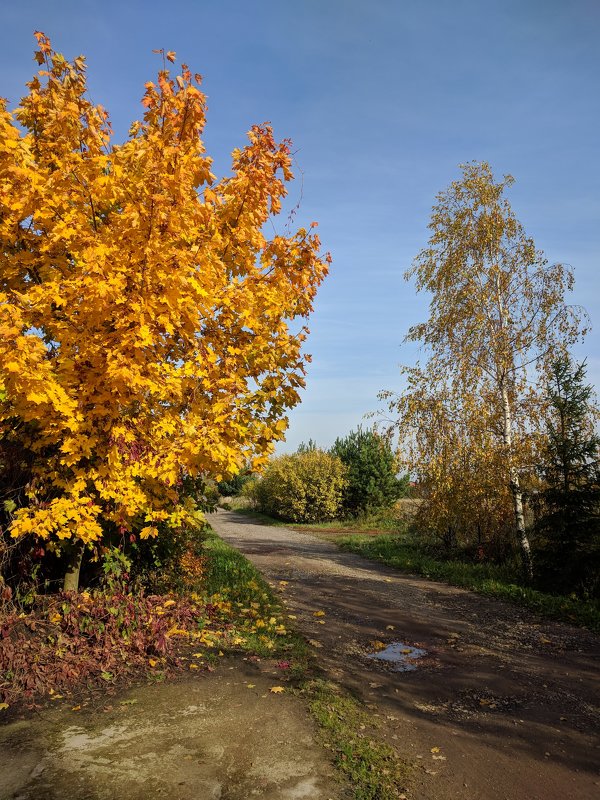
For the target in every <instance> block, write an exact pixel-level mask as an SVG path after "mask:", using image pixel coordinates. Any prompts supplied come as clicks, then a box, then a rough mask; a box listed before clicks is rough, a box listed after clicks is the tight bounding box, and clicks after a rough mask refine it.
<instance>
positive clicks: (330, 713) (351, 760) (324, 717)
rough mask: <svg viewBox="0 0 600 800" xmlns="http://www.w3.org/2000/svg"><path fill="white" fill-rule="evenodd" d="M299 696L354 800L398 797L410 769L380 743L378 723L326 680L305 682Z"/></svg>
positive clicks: (354, 701) (392, 751)
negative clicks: (319, 729) (347, 781)
mask: <svg viewBox="0 0 600 800" xmlns="http://www.w3.org/2000/svg"><path fill="white" fill-rule="evenodd" d="M300 694H301V696H304V697H305V698H306V699H307V701H308V705H309V708H310V710H311V713H312V715H313V716H314V718H315V720H316V721H317V722H318V724H319V726H320V728H321V732H322V737H323V741H324V745H325V747H326V748H327V749H329V750H330V751H331V752H332V754H333V756H334V760H335V764H336V766H337V767H338V769H340V770H341V771H342V772H343V773H344V775H346V777H347V778H348V779H349V781H350V783H351V784H352V786H353V787H354V792H355V794H354V796H355V798H356V800H393V799H394V798H398V796H399V794H400V793H401V792H402V789H403V788H406V785H407V783H408V782H409V778H410V772H411V768H410V767H409V765H408V764H406V763H405V762H404V761H402V760H401V759H400V758H399V757H398V755H397V753H396V751H395V750H394V749H393V748H392V747H390V746H389V745H388V744H386V743H385V742H384V741H382V740H381V738H380V737H379V734H378V728H379V727H380V726H381V723H380V722H379V720H377V719H376V718H375V717H373V716H371V715H369V713H368V712H366V711H365V710H364V709H363V708H362V707H361V705H360V704H359V703H358V702H357V701H356V700H355V699H354V698H353V697H350V696H349V695H348V694H347V693H343V692H341V691H340V690H339V688H338V687H337V686H336V685H335V684H332V683H329V682H328V681H324V680H314V681H310V682H307V683H306V685H305V686H304V687H303V688H302V690H301V692H300Z"/></svg>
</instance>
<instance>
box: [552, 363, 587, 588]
mask: <svg viewBox="0 0 600 800" xmlns="http://www.w3.org/2000/svg"><path fill="white" fill-rule="evenodd" d="M585 374H586V373H585V363H582V364H579V365H575V364H573V362H572V361H571V359H570V358H569V357H567V356H565V357H561V358H559V359H557V360H556V361H555V362H554V363H553V364H552V365H551V368H550V375H549V382H548V417H547V422H546V432H547V446H546V460H545V464H544V466H543V469H542V472H543V477H544V478H545V481H546V489H545V490H544V492H543V494H542V501H543V506H544V512H543V515H542V517H541V519H540V520H539V522H538V525H537V530H538V535H539V538H540V543H539V544H540V552H539V562H540V563H539V568H540V575H541V579H542V580H543V581H544V583H545V584H546V587H547V588H552V589H553V590H561V591H565V590H568V591H579V592H583V593H586V594H588V595H594V596H595V595H598V593H599V590H600V579H599V571H600V482H599V479H600V462H599V455H600V450H599V448H600V438H599V437H598V435H597V434H596V432H595V429H594V415H595V413H596V409H595V407H594V404H593V389H592V387H591V386H589V385H586V384H585Z"/></svg>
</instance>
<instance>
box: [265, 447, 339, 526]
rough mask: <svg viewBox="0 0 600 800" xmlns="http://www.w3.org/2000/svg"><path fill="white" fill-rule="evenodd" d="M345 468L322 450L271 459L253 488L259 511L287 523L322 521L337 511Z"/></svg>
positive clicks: (335, 514)
mask: <svg viewBox="0 0 600 800" xmlns="http://www.w3.org/2000/svg"><path fill="white" fill-rule="evenodd" d="M345 488H346V467H345V466H344V465H343V464H342V462H341V461H340V459H339V458H337V457H335V456H332V455H330V454H329V453H325V452H323V451H322V450H306V451H303V452H298V453H294V454H292V455H283V456H279V457H278V458H274V459H273V460H272V461H271V462H270V464H269V465H268V467H267V469H266V471H265V473H264V475H263V477H262V478H261V480H260V481H259V482H258V483H257V485H256V487H255V496H256V500H257V505H258V507H259V509H260V510H261V511H263V512H264V513H266V514H271V515H272V516H275V517H279V518H280V519H284V520H288V521H289V522H325V521H326V520H330V519H334V518H335V517H336V516H337V514H338V513H339V511H340V508H341V505H342V496H343V492H344V489H345Z"/></svg>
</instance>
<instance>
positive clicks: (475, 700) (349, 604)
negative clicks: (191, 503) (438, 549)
mask: <svg viewBox="0 0 600 800" xmlns="http://www.w3.org/2000/svg"><path fill="white" fill-rule="evenodd" d="M210 522H211V525H213V527H214V528H215V530H216V531H217V532H218V533H219V534H220V535H221V536H222V537H223V538H224V539H225V540H226V541H227V542H229V543H230V544H231V545H234V546H235V547H237V548H238V549H239V550H241V551H242V552H243V553H244V554H245V555H246V556H247V557H248V558H249V559H250V560H251V561H253V562H254V563H255V564H256V566H257V567H258V568H259V569H260V570H261V571H262V573H263V574H264V575H265V577H266V578H267V579H268V580H269V581H270V582H271V583H272V584H273V585H274V586H276V587H277V588H278V589H279V590H280V591H281V592H282V595H283V598H284V602H286V604H287V608H288V611H289V613H290V614H292V615H293V616H296V617H297V620H296V623H295V624H296V625H297V627H298V629H299V630H300V631H301V632H302V633H303V634H304V635H305V636H306V637H307V638H308V639H309V640H311V642H312V643H313V646H314V647H315V652H316V653H317V655H318V658H319V660H320V662H321V663H322V665H323V667H324V668H325V669H326V670H327V671H328V673H329V674H330V675H331V676H332V677H333V678H334V679H335V680H336V681H338V682H339V683H341V684H343V685H344V686H346V687H348V688H350V689H351V690H353V691H354V692H355V693H356V694H357V695H359V696H360V697H361V698H362V699H363V700H364V701H365V702H366V703H367V704H368V705H369V706H370V707H371V708H372V710H373V713H375V714H379V715H380V716H381V718H382V719H383V721H384V722H385V728H386V731H387V736H388V738H389V740H390V742H391V743H393V744H394V745H395V746H396V747H397V749H398V751H399V753H400V754H401V755H402V756H403V757H405V758H406V759H407V761H409V762H410V763H412V764H414V765H415V770H414V775H415V781H414V785H413V786H412V787H411V791H410V797H411V798H414V800H425V799H427V800H431V798H435V799H436V800H446V798H459V797H460V798H462V800H591V798H592V797H599V796H600V772H599V764H600V738H599V736H598V733H599V730H600V726H599V708H598V699H599V698H598V673H597V667H598V655H599V653H600V637H597V636H595V635H593V634H591V633H589V632H586V631H584V630H581V629H577V628H574V627H571V626H568V625H562V624H559V623H553V622H547V621H541V620H539V619H538V618H536V617H535V616H534V615H532V614H531V613H530V612H528V611H526V610H523V609H519V608H516V607H513V606H511V605H508V604H504V603H501V602H497V601H493V600H490V599H487V598H484V597H481V596H479V595H476V594H474V593H471V592H468V591H465V590H462V589H457V588H454V587H450V586H446V585H444V584H440V583H434V582H431V581H428V580H425V579H423V578H419V577H414V576H409V575H404V574H401V573H398V572H397V571H395V570H392V569H390V568H387V567H385V566H382V565H379V564H375V563H373V562H369V561H366V560H365V559H363V558H361V557H359V556H356V555H351V554H344V553H341V552H340V551H339V550H338V549H337V548H336V547H335V546H334V545H332V544H330V543H328V542H324V541H321V540H319V539H317V538H316V537H314V536H310V535H308V534H305V533H297V532H295V531H292V530H289V529H287V528H279V527H271V526H264V525H260V524H258V523H256V522H254V521H252V520H250V519H249V518H247V517H245V516H242V515H236V514H235V513H233V512H228V511H222V510H221V511H219V512H217V513H216V514H214V515H211V517H210ZM280 581H283V582H285V583H280ZM320 612H324V614H321V613H320ZM394 642H401V643H402V644H401V645H400V658H401V659H402V661H401V662H399V663H395V664H388V663H387V662H385V661H379V660H377V659H374V658H372V655H373V654H375V653H377V652H379V653H381V652H382V650H383V645H391V644H392V643H394ZM412 647H416V648H418V649H420V650H424V651H425V654H423V655H421V657H419V658H411V656H412V655H415V653H413V651H412V650H411V648H412ZM402 651H404V653H403V652H402ZM406 651H408V652H406ZM416 655H419V653H416ZM398 666H403V668H404V669H405V670H406V671H395V669H396V667H398Z"/></svg>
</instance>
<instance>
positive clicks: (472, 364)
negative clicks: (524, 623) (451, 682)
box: [388, 162, 585, 578]
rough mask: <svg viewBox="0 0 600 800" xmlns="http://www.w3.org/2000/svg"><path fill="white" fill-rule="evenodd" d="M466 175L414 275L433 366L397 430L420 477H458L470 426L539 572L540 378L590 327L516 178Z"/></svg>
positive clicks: (445, 204)
mask: <svg viewBox="0 0 600 800" xmlns="http://www.w3.org/2000/svg"><path fill="white" fill-rule="evenodd" d="M462 170H463V174H462V178H461V179H460V180H458V181H454V182H453V183H452V184H451V185H450V186H449V188H448V189H447V190H445V191H444V192H442V193H440V194H439V195H438V198H437V204H436V205H435V206H434V208H433V213H432V217H431V222H430V224H429V228H430V230H431V237H430V239H429V244H428V246H427V247H426V248H425V249H423V250H422V251H421V253H419V255H418V256H417V257H416V259H415V261H414V263H413V266H412V268H411V269H409V270H408V272H407V273H406V276H405V277H406V278H407V279H409V278H413V277H414V278H415V280H416V288H417V291H426V292H428V293H430V295H431V302H430V306H429V319H428V320H427V321H426V322H424V323H422V324H419V325H415V326H414V327H412V328H411V329H410V331H409V333H408V336H407V339H408V340H409V341H414V342H420V343H422V345H424V346H425V348H426V349H427V351H428V355H429V358H428V361H427V363H426V365H425V366H424V367H421V366H419V365H417V366H416V367H413V368H406V369H405V371H404V372H405V375H406V377H407V381H408V389H407V392H406V393H405V394H404V395H403V396H401V397H400V398H394V397H391V396H389V395H388V399H389V400H390V404H391V407H392V409H394V410H395V411H396V412H399V413H398V424H397V425H396V429H397V430H398V431H399V432H400V437H401V439H402V437H404V441H403V442H402V444H403V448H404V451H405V452H406V453H407V456H408V461H409V463H408V467H409V468H410V469H414V470H416V472H417V473H420V472H421V471H425V473H427V472H428V470H430V469H431V470H432V471H433V472H432V474H435V469H436V465H438V464H439V463H440V462H441V463H442V464H445V472H446V474H447V473H448V471H449V470H448V462H446V461H445V458H446V454H448V453H450V454H452V453H453V447H452V446H451V439H448V438H447V437H448V436H451V435H452V430H453V425H454V424H462V425H463V426H464V428H463V429H466V433H467V436H466V439H465V440H463V441H465V444H466V445H467V446H468V447H469V448H470V454H469V458H470V460H471V463H472V464H475V465H478V466H477V469H476V471H475V473H474V474H475V475H476V474H477V472H479V473H480V474H481V475H482V476H488V477H489V476H490V475H492V474H493V473H495V482H496V483H497V485H498V489H499V491H502V489H503V488H508V489H509V490H510V496H511V501H512V508H513V514H514V531H515V533H516V537H517V540H518V543H519V546H520V550H521V554H522V560H523V565H524V570H525V573H526V575H527V576H528V577H529V578H531V576H532V562H531V551H530V545H529V539H528V535H527V531H526V526H525V517H524V509H523V487H522V480H523V477H524V475H526V473H527V472H528V471H531V470H532V466H533V464H534V463H535V457H534V456H535V449H536V442H537V438H536V436H535V432H536V430H538V429H539V425H540V423H539V417H540V407H541V397H540V390H539V389H538V388H537V387H536V385H535V383H534V382H532V381H531V378H532V376H533V375H534V373H535V370H536V369H538V368H540V367H543V365H544V364H545V363H546V362H547V361H548V359H549V358H550V357H554V356H556V354H557V353H560V352H562V351H563V350H564V349H565V348H566V347H567V346H568V345H569V344H570V343H572V342H573V341H574V340H575V339H576V338H577V337H578V336H579V335H580V334H583V333H584V332H585V331H584V330H582V327H581V312H580V311H579V310H578V309H577V308H575V307H572V306H568V305H566V304H565V294H566V292H567V291H569V290H570V289H571V288H572V286H573V274H572V271H571V269H570V268H569V267H567V266H565V265H564V264H549V263H548V261H547V260H546V259H545V257H544V255H543V253H542V252H541V251H539V250H537V249H536V247H535V244H534V242H533V240H532V239H531V238H530V237H528V236H526V234H525V232H524V230H523V228H522V226H521V224H520V223H519V222H518V220H517V219H516V217H515V215H514V213H513V211H512V209H511V207H510V204H509V203H508V201H507V200H506V199H505V197H504V191H505V190H506V189H507V188H508V187H509V186H510V185H511V184H512V183H513V179H512V178H511V177H510V176H506V177H505V178H504V179H503V180H501V181H498V182H497V181H495V180H494V176H493V174H492V170H491V169H490V166H489V165H488V164H487V163H485V162H482V163H478V162H473V163H470V164H466V165H463V167H462ZM440 402H441V403H442V405H444V404H445V405H446V407H447V410H448V411H449V412H450V415H449V416H448V417H447V419H448V421H449V422H450V424H444V425H438V424H437V423H438V422H439V419H440V417H439V414H433V415H432V414H431V413H430V410H431V407H432V403H433V404H434V405H435V404H436V403H437V404H438V408H439V403H440ZM430 425H434V426H435V427H432V428H431V429H430V431H429V433H428V434H427V435H421V436H420V437H419V436H418V435H417V437H416V438H415V436H414V431H415V428H416V429H417V430H418V429H419V428H420V427H421V426H425V427H427V426H430ZM470 432H474V433H475V434H476V435H470ZM445 445H449V446H445ZM411 462H412V463H411ZM486 465H488V466H489V468H488V466H486ZM492 465H493V470H492ZM453 468H458V467H453Z"/></svg>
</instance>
